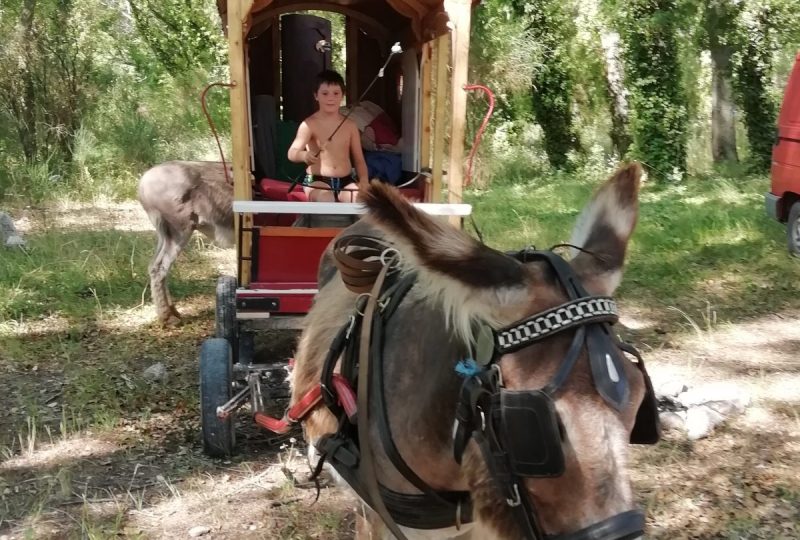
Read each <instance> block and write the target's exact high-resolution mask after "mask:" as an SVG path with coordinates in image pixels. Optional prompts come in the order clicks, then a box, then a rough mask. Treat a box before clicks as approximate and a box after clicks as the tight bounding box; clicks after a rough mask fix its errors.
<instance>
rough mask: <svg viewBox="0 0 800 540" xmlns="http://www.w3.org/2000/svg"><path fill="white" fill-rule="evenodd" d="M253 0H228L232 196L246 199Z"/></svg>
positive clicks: (245, 269)
mask: <svg viewBox="0 0 800 540" xmlns="http://www.w3.org/2000/svg"><path fill="white" fill-rule="evenodd" d="M252 7H253V0H228V61H229V63H230V74H231V82H232V83H233V88H231V93H230V96H231V98H230V99H231V146H232V154H231V159H232V162H233V198H234V200H239V201H249V200H250V199H251V198H252V189H253V188H252V185H251V180H250V125H249V122H248V118H249V116H250V115H249V111H248V110H247V104H248V99H247V64H246V62H245V50H244V46H245V45H244V41H245V24H246V22H247V20H248V18H249V15H250V10H251V9H252ZM252 225H253V216H252V215H251V214H247V215H245V217H244V220H243V226H244V227H252ZM236 227H237V228H236V236H235V238H237V239H238V238H239V229H238V227H239V224H238V220H237V223H236ZM251 242H252V239H251V235H250V234H245V235H243V238H242V245H241V246H239V249H240V250H241V254H243V255H244V256H247V257H249V256H250V251H251V245H252V244H251ZM241 268H242V275H241V276H239V280H240V282H239V285H242V286H245V285H248V284H249V283H250V261H242V266H241Z"/></svg>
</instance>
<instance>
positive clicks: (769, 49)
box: [734, 4, 777, 171]
mask: <svg viewBox="0 0 800 540" xmlns="http://www.w3.org/2000/svg"><path fill="white" fill-rule="evenodd" d="M775 25H776V21H775V20H774V15H773V12H772V10H771V8H770V7H769V6H768V5H764V4H760V5H759V4H756V5H754V6H751V9H746V10H745V11H744V12H743V13H742V17H741V36H742V43H741V46H740V49H739V51H738V53H737V54H736V55H735V57H734V62H735V68H734V69H735V72H736V78H735V79H734V87H735V89H736V93H737V95H738V98H739V102H740V104H741V107H742V111H743V112H744V120H745V126H746V128H747V139H748V142H749V144H750V155H749V161H750V164H751V166H752V167H753V168H754V169H755V170H757V171H767V170H769V167H770V162H771V159H772V144H773V143H774V141H775V125H776V118H777V107H776V105H775V102H774V100H773V98H772V96H771V95H770V92H769V84H770V77H771V75H772V55H773V52H774V51H775V49H776V48H777V47H776V44H775V38H774V35H773V28H774V27H775Z"/></svg>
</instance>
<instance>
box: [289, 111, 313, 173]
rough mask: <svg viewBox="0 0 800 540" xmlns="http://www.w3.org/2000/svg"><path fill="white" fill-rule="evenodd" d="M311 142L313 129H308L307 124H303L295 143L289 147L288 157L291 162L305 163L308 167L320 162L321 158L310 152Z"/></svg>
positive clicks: (299, 128)
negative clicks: (309, 145) (309, 144)
mask: <svg viewBox="0 0 800 540" xmlns="http://www.w3.org/2000/svg"><path fill="white" fill-rule="evenodd" d="M309 141H311V128H310V127H308V124H307V123H306V122H302V123H301V124H300V127H298V128H297V135H296V136H295V138H294V142H292V145H291V146H290V147H289V152H288V156H287V157H288V158H289V161H294V162H295V163H305V164H306V165H312V164H314V163H316V162H317V161H319V156H315V155H314V153H313V152H310V151H309V150H308V143H309Z"/></svg>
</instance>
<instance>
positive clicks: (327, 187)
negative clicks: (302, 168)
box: [289, 70, 369, 202]
mask: <svg viewBox="0 0 800 540" xmlns="http://www.w3.org/2000/svg"><path fill="white" fill-rule="evenodd" d="M316 87H317V91H316V92H315V93H314V99H315V100H317V104H318V105H319V110H318V111H317V112H315V113H314V114H312V115H311V116H309V117H308V118H306V119H305V121H303V123H302V124H300V127H299V128H297V136H296V137H295V139H294V142H293V143H292V146H290V147H289V160H290V161H294V162H296V163H305V164H306V165H308V167H307V168H306V173H308V176H307V181H306V188H305V189H306V194H307V195H308V199H309V200H310V201H323V202H332V201H336V200H339V201H342V202H355V201H356V200H358V197H357V196H358V189H359V186H361V187H366V186H367V184H368V182H369V178H368V175H367V163H366V161H364V153H363V151H362V150H361V136H360V134H359V132H358V127H357V126H356V124H355V122H353V121H352V120H349V119H348V120H345V121H344V124H342V127H340V128H339V130H338V131H336V127H337V126H338V125H339V124H340V123H341V122H342V120H344V117H343V116H342V115H341V114H339V106H340V105H341V103H342V98H343V97H344V80H343V79H342V76H341V75H339V74H338V73H336V72H335V71H329V70H326V71H323V72H322V73H320V74H319V75H317V85H316ZM334 131H336V133H335V134H333V132H334ZM331 134H333V138H331ZM329 139H330V140H329ZM354 165H355V169H356V174H357V175H358V178H357V183H356V179H355V178H353V173H352V171H353V166H354Z"/></svg>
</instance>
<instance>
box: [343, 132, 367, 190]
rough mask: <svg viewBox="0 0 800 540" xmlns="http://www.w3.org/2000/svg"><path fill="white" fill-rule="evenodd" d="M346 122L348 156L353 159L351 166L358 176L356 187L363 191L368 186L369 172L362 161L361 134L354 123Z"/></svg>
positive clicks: (364, 161) (363, 160) (365, 163)
mask: <svg viewBox="0 0 800 540" xmlns="http://www.w3.org/2000/svg"><path fill="white" fill-rule="evenodd" d="M348 122H349V123H350V155H351V156H352V158H353V166H354V167H355V168H356V174H357V175H358V186H359V187H360V188H361V189H364V188H365V187H367V185H369V172H368V171H367V162H366V160H365V159H364V151H363V150H362V149H361V134H360V133H359V131H358V126H356V124H355V122H353V121H348Z"/></svg>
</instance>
